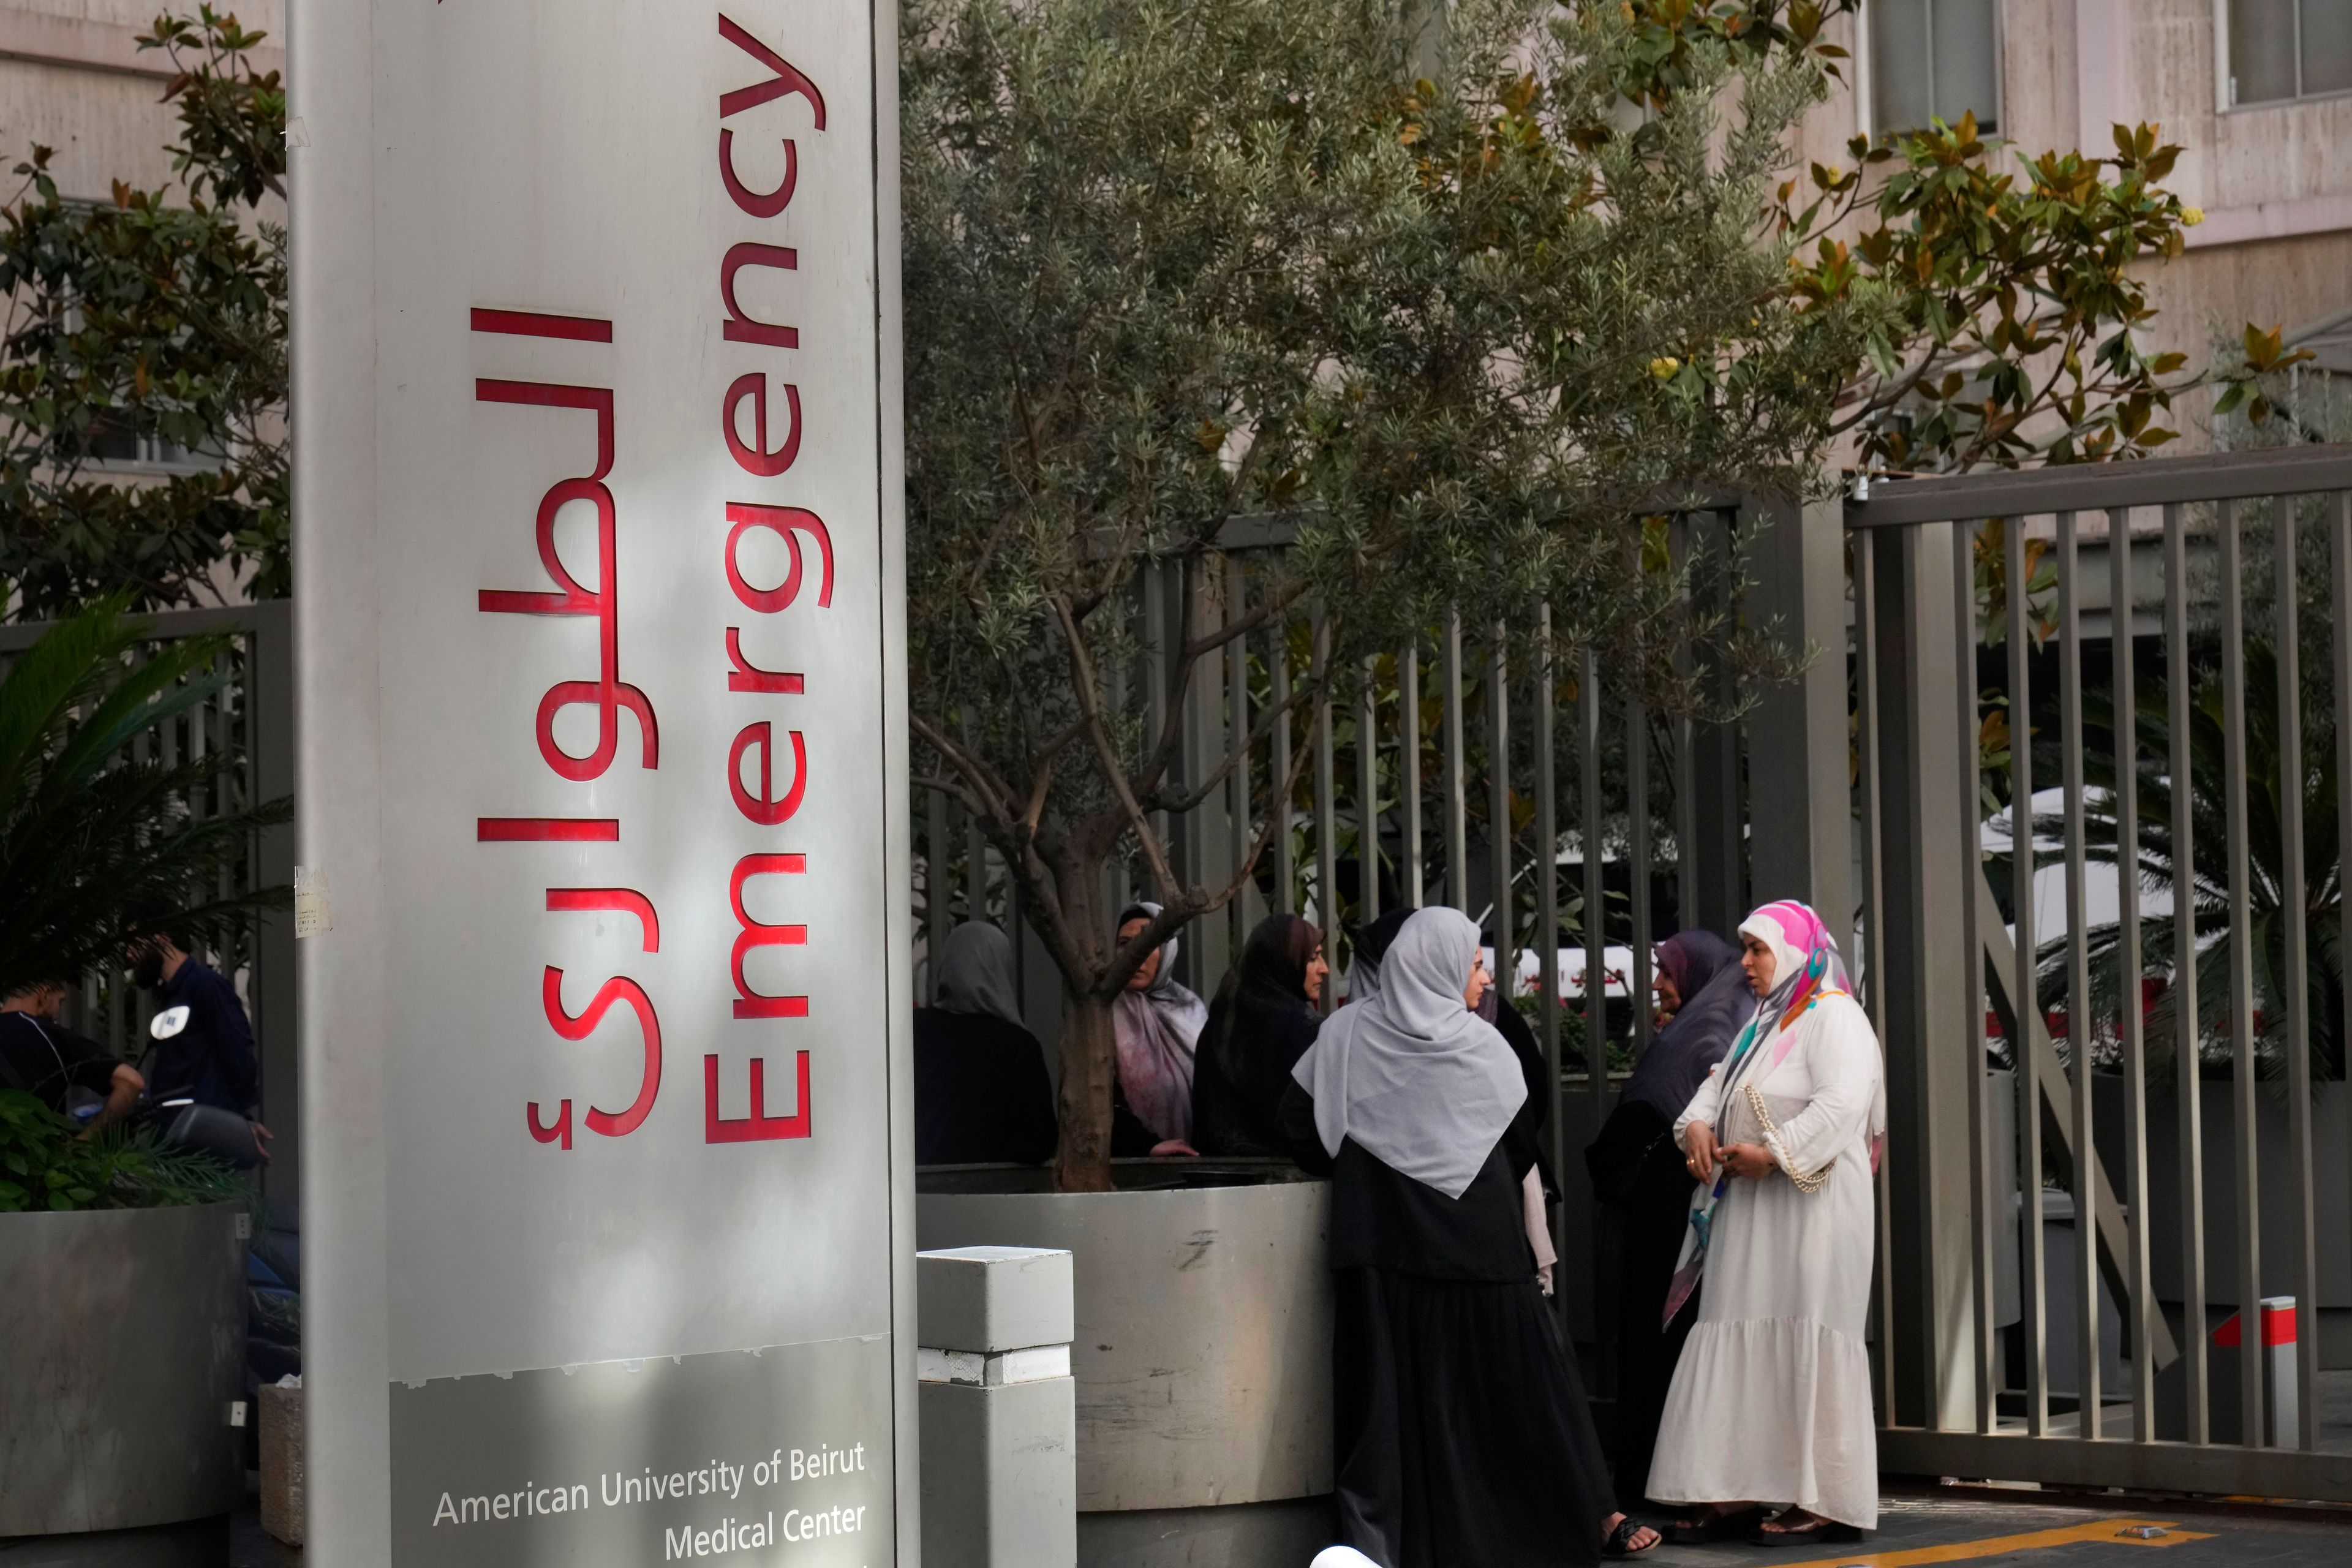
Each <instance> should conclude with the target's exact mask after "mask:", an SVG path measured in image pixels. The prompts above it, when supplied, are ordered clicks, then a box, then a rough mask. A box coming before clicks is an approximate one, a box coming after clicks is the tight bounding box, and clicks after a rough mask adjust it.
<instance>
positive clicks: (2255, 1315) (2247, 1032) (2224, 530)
mask: <svg viewBox="0 0 2352 1568" xmlns="http://www.w3.org/2000/svg"><path fill="white" fill-rule="evenodd" d="M2220 506H2221V757H2222V775H2223V784H2222V789H2223V795H2224V799H2225V801H2226V805H2225V806H2224V812H2225V815H2226V816H2227V819H2228V829H2229V831H2228V853H2229V857H2230V934H2229V937H2228V941H2229V943H2230V1013H2229V1017H2230V1055H2231V1082H2230V1125H2231V1133H2232V1134H2233V1135H2234V1138H2235V1142H2236V1145H2237V1147H2236V1153H2237V1156H2238V1159H2237V1165H2238V1169H2237V1173H2236V1174H2237V1178H2238V1328H2239V1334H2238V1410H2239V1420H2240V1421H2241V1423H2242V1426H2241V1428H2240V1430H2241V1431H2242V1433H2243V1436H2242V1438H2241V1441H2242V1442H2243V1443H2244V1444H2245V1446H2246V1447H2250V1448H2258V1447H2262V1446H2263V1359H2262V1358H2263V1336H2262V1333H2261V1331H2260V1329H2261V1323H2262V1310H2263V1307H2262V1302H2263V1270H2262V1261H2263V1252H2262V1246H2263V1242H2262V1217H2263V1210H2262V1201H2261V1199H2262V1193H2261V1185H2260V1174H2259V1172H2260V1164H2259V1162H2258V1161H2257V1158H2256V1155H2257V1150H2256V1148H2255V1140H2256V1139H2257V1138H2259V1137H2260V1136H2261V1131H2260V1128H2259V1125H2258V1124H2257V1123H2256V1121H2255V1120H2254V1095H2255V1088H2254V963H2253V959H2254V954H2253V949H2252V946H2251V945H2250V944H2249V942H2248V941H2247V939H2248V938H2249V937H2250V936H2251V935H2252V932H2253V929H2254V921H2253V890H2252V881H2251V879H2250V874H2249V869H2248V867H2247V863H2246V861H2247V850H2246V611H2245V605H2243V604H2242V602H2241V600H2240V591H2241V588H2242V582H2241V577H2242V559H2241V547H2242V542H2243V541H2242V533H2243V528H2244V524H2243V521H2242V519H2241V518H2240V517H2239V515H2238V509H2237V507H2236V506H2235V505H2234V504H2233V503H2231V502H2230V501H2226V500H2225V501H2222V502H2221V503H2220Z"/></svg>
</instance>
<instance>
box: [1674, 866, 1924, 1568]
mask: <svg viewBox="0 0 2352 1568" xmlns="http://www.w3.org/2000/svg"><path fill="white" fill-rule="evenodd" d="M1739 935H1740V944H1741V954H1740V964H1741V967H1742V968H1743V969H1744V970H1745V971H1746V972H1747V974H1748V984H1749V985H1750V987H1751V988H1752V989H1753V990H1754V991H1755V993H1756V994H1757V996H1758V998H1759V1001H1758V1005H1757V1008H1756V1016H1755V1017H1754V1018H1753V1019H1752V1020H1751V1021H1750V1022H1749V1024H1748V1026H1747V1028H1746V1029H1744V1030H1743V1031H1741V1033H1740V1036H1739V1037H1738V1040H1737V1041H1735V1042H1734V1043H1733V1045H1732V1047H1731V1049H1730V1050H1729V1051H1727V1053H1726V1054H1725V1056H1724V1058H1723V1060H1722V1062H1720V1063H1719V1064H1718V1065H1717V1067H1716V1068H1715V1070H1714V1071H1713V1072H1712V1073H1710V1074H1709V1075H1708V1077H1707V1079H1706V1082H1705V1083H1704V1084H1702V1085H1701V1086H1700V1088H1699V1090H1698V1092H1697V1094H1696V1095H1695V1096H1693V1097H1692V1100H1691V1102H1690V1105H1689V1107H1688V1108H1687V1109H1686V1110H1684V1112H1683V1113H1682V1116H1681V1118H1680V1119H1679V1120H1677V1121H1675V1142H1677V1143H1678V1144H1680V1145H1681V1147H1682V1148H1683V1150H1684V1152H1685V1155H1686V1156H1687V1158H1688V1161H1689V1165H1690V1169H1691V1173H1693V1174H1694V1175H1696V1177H1697V1178H1698V1181H1699V1189H1698V1192H1697V1194H1696V1195H1695V1196H1694V1198H1693V1199H1692V1204H1691V1234H1690V1236H1689V1237H1687V1238H1686V1239H1685V1242H1684V1245H1683V1257H1682V1262H1681V1265H1680V1267H1679V1268H1678V1269H1677V1271H1676V1274H1675V1286H1674V1288H1673V1289H1671V1290H1670V1291H1669V1292H1668V1295H1667V1300H1666V1317H1667V1319H1668V1320H1669V1321H1671V1320H1672V1318H1673V1317H1674V1314H1675V1310H1677V1309H1679V1308H1680V1307H1681V1306H1682V1304H1683V1302H1684V1301H1685V1300H1688V1298H1689V1296H1690V1293H1691V1290H1692V1289H1693V1288H1694V1287H1695V1286H1696V1284H1697V1282H1698V1279H1699V1276H1700V1274H1701V1272H1702V1271H1704V1274H1705V1277H1706V1292H1705V1294H1704V1295H1703V1296H1702V1298H1701V1300H1700V1306H1699V1315H1698V1321H1697V1323H1696V1325H1695V1326H1694V1327H1693V1328H1692V1330H1691V1334H1690V1339H1689V1342H1687V1343H1686V1344H1685V1346H1684V1348H1683V1353H1682V1359H1681V1361H1680V1362H1679V1363H1677V1364H1676V1365H1675V1377H1674V1384H1673V1386H1672V1387H1671V1389H1670V1390H1669V1391H1668V1393H1667V1395H1666V1409H1665V1417H1664V1421H1663V1422H1662V1424H1661V1425H1660V1427H1659V1431H1658V1447H1657V1458H1655V1460H1654V1462H1653V1464H1652V1467H1651V1470H1650V1495H1651V1496H1652V1497H1653V1498H1654V1499H1656V1500H1658V1501H1660V1502H1667V1503H1682V1504H1689V1505H1692V1506H1693V1510H1694V1511H1693V1512H1692V1514H1691V1515H1690V1517H1689V1518H1688V1519H1686V1520H1685V1521H1684V1523H1682V1524H1681V1525H1679V1526H1677V1527H1676V1529H1675V1531H1674V1532H1673V1535H1672V1538H1673V1539H1675V1540H1678V1541H1706V1540H1720V1539H1724V1538H1726V1537H1728V1536H1735V1535H1743V1536H1745V1537H1746V1538H1747V1539H1748V1540H1749V1541H1752V1542H1756V1543H1757V1544H1759V1545H1763V1546H1807V1545H1812V1544H1815V1543H1817V1542H1849V1541H1857V1540H1859V1539H1861V1532H1862V1531H1864V1530H1870V1529H1874V1528H1875V1527H1876V1526H1877V1523H1878V1455H1877V1442H1876V1430H1875V1427H1876V1423H1875V1421H1874V1418H1873V1415H1872V1411H1871V1399H1870V1356H1869V1352H1868V1351H1867V1349H1866V1348H1865V1346H1864V1338H1863V1335H1864V1319H1865V1317H1866V1314H1867V1312H1868V1310H1869V1302H1870V1273H1871V1258H1872V1253H1873V1250H1874V1244H1875V1241H1876V1232H1877V1227H1876V1225H1875V1222H1874V1217H1873V1205H1872V1191H1871V1174H1872V1172H1873V1170H1874V1168H1875V1166H1876V1163H1877V1150H1878V1146H1879V1142H1880V1141H1881V1140H1882V1138H1883V1137H1884V1135H1885V1126H1886V1098H1885V1079H1884V1075H1883V1072H1882V1066H1881V1058H1880V1052H1879V1046H1878V1039H1877V1037H1876V1036H1875V1035H1874V1034H1873V1033H1872V1032H1871V1027H1870V1022H1869V1020H1868V1019H1867V1018H1866V1017H1864V1015H1863V1011H1862V1009H1861V1007H1859V1006H1858V1005H1855V1002H1854V999H1853V995H1852V994H1851V991H1850V989H1849V986H1848V984H1847V981H1846V977H1845V972H1844V966H1843V964H1842V963H1840V962H1839V959H1838V953H1837V947H1836V944H1835V943H1834V942H1832V941H1831V939H1830V935H1829V931H1828V930H1827V929H1826V928H1825V927H1824V926H1823V925H1822V921H1821V917H1820V916H1818V915H1816V914H1815V913H1814V912H1813V911H1812V910H1811V909H1809V908H1807V907H1806V906H1805V905H1803V904H1800V903H1795V902H1781V903H1774V904H1767V905H1765V906H1764V907H1763V908H1762V909H1760V910H1757V911H1756V912H1755V913H1754V914H1752V915H1750V916H1748V919H1747V921H1745V922H1743V923H1742V924H1741V926H1740V928H1739ZM1776 1504H1777V1505H1785V1511H1783V1512H1781V1513H1780V1515H1779V1516H1778V1517H1777V1518H1772V1519H1766V1518H1764V1517H1763V1515H1764V1508H1765V1505H1776Z"/></svg>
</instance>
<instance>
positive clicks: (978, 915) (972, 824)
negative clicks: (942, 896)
mask: <svg viewBox="0 0 2352 1568" xmlns="http://www.w3.org/2000/svg"><path fill="white" fill-rule="evenodd" d="M963 856H964V859H963V908H964V918H965V919H966V920H974V921H984V920H986V919H988V918H989V908H988V840H987V838H986V837H983V836H982V833H981V831H980V818H979V817H977V816H973V815H972V814H971V812H969V811H966V812H965V813H964V814H963Z"/></svg>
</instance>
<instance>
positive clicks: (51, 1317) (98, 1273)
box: [0, 1204, 246, 1537]
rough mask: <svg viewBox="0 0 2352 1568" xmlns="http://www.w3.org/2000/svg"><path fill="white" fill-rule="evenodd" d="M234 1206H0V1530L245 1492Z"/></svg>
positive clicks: (79, 1528) (222, 1508) (98, 1519)
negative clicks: (20, 1209)
mask: <svg viewBox="0 0 2352 1568" xmlns="http://www.w3.org/2000/svg"><path fill="white" fill-rule="evenodd" d="M244 1217H245V1211H244V1210H243V1209H242V1208H241V1207H239V1206H238V1205H233V1204H214V1205H203V1206H199V1207H184V1208H160V1209H110V1210H104V1211H100V1212H97V1213H91V1214H9V1215H0V1537H6V1536H25V1535H58V1534H67V1533H79V1532H84V1531H112V1530H128V1529H133V1528H137V1527H142V1526H149V1525H163V1524H172V1523H175V1522H178V1521H184V1520H194V1519H207V1518H211V1517H214V1516H216V1515H226V1513H228V1512H229V1510H232V1509H234V1508H235V1507H236V1505H237V1503H238V1502H239V1501H240V1500H242V1499H243V1497H244V1495H245V1467H244V1462H243V1458H242V1455H241V1452H240V1447H239V1439H240V1437H241V1436H242V1434H241V1433H240V1432H239V1431H237V1430H236V1428H235V1427H234V1426H231V1425H230V1419H231V1406H232V1404H233V1402H235V1401H236V1400H237V1399H238V1398H240V1397H241V1394H240V1390H241V1388H242V1371H241V1369H242V1366H243V1363H244V1360H245V1247H246V1243H245V1241H244V1239H243V1237H241V1236H240V1235H239V1234H238V1233H239V1230H240V1228H241V1226H240V1221H242V1220H243V1219H244Z"/></svg>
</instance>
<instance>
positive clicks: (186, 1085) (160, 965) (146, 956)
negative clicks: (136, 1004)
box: [130, 926, 269, 1157]
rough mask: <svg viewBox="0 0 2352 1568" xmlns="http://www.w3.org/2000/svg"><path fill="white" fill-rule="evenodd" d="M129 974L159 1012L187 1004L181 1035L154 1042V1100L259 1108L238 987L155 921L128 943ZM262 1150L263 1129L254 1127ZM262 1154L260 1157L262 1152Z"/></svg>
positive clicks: (249, 1030)
mask: <svg viewBox="0 0 2352 1568" xmlns="http://www.w3.org/2000/svg"><path fill="white" fill-rule="evenodd" d="M130 958H131V978H132V979H134V980H136V981H137V982H138V983H139V984H142V985H144V986H146V987H147V988H148V989H150V990H152V991H153V992H154V993H155V1005H156V1008H157V1010H158V1011H159V1012H160V1011H162V1010H163V1009H164V1008H167V1007H185V1008H187V1010H188V1021H187V1023H186V1025H185V1026H184V1027H183V1028H181V1030H180V1031H179V1033H177V1034H175V1035H173V1036H172V1037H170V1038H168V1039H162V1040H158V1041H156V1042H155V1049H154V1055H153V1057H152V1059H151V1060H150V1062H149V1063H148V1068H147V1077H148V1080H149V1081H150V1082H151V1083H152V1084H153V1085H154V1097H155V1099H157V1100H173V1099H177V1098H179V1097H182V1096H185V1097H187V1098H188V1099H191V1100H194V1101H195V1102H196V1103H197V1104H198V1105H213V1106H218V1107H219V1108H220V1109H221V1110H233V1111H235V1112H236V1114H237V1115H239V1116H243V1117H247V1118H248V1119H250V1118H252V1117H253V1116H254V1114H255V1113H256V1112H257V1111H258V1110H260V1109H261V1105H260V1100H261V1087H260V1086H261V1072H260V1068H259V1067H258V1065H257V1063H256V1061H255V1059H254V1054H253V1025H252V1024H251V1023H250V1022H248V1021H247V1018H246V1016H245V1004H244V1003H243V1002H241V1001H239V1000H238V999H237V994H236V986H234V985H232V984H229V982H228V980H227V979H226V977H225V976H224V975H222V974H221V973H220V972H219V971H218V970H215V969H214V968H212V967H211V966H210V965H209V964H206V963H203V962H201V961H200V960H197V959H194V958H192V957H190V956H189V955H188V952H187V949H186V947H185V946H184V945H183V943H182V942H181V933H179V932H176V931H173V930H172V929H171V928H170V927H169V926H161V927H159V928H158V929H157V930H156V931H155V933H154V934H153V935H152V936H148V937H145V938H142V939H141V940H140V941H138V942H133V943H131V953H130ZM253 1131H254V1135H255V1137H256V1138H257V1140H258V1141H259V1142H260V1143H261V1146H262V1148H263V1149H264V1150H265V1151H266V1150H267V1149H268V1140H269V1130H268V1128H266V1127H264V1126H262V1125H261V1123H260V1122H259V1121H255V1122H254V1124H253ZM265 1157H266V1156H265Z"/></svg>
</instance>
